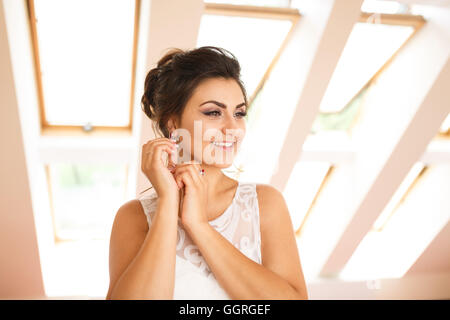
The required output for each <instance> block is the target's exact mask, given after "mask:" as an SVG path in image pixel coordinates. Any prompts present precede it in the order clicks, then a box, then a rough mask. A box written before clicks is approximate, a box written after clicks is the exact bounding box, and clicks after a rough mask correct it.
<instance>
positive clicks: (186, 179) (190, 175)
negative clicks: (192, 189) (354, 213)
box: [174, 162, 204, 188]
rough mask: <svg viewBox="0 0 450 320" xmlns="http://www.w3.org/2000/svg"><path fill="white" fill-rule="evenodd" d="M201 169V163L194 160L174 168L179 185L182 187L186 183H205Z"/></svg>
mask: <svg viewBox="0 0 450 320" xmlns="http://www.w3.org/2000/svg"><path fill="white" fill-rule="evenodd" d="M200 170H201V167H200V165H199V164H198V163H193V162H190V163H186V164H182V165H179V166H177V167H176V168H175V170H174V176H175V181H176V182H177V184H178V187H179V188H182V187H183V186H184V185H186V184H188V185H191V186H194V185H203V184H204V180H203V178H202V177H201V176H200V173H199V172H200Z"/></svg>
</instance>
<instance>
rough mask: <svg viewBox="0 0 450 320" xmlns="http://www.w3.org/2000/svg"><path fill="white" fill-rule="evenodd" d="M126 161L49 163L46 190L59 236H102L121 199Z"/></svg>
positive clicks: (123, 192)
mask: <svg viewBox="0 0 450 320" xmlns="http://www.w3.org/2000/svg"><path fill="white" fill-rule="evenodd" d="M126 172H127V168H126V165H121V164H89V163H87V164H73V163H52V164H50V166H49V174H50V190H51V197H52V202H53V210H54V223H55V230H56V235H57V237H58V238H60V239H105V238H107V237H109V233H110V226H111V225H112V221H113V219H114V215H115V213H116V212H117V209H118V208H119V207H120V206H121V205H122V204H123V202H124V200H125V186H126Z"/></svg>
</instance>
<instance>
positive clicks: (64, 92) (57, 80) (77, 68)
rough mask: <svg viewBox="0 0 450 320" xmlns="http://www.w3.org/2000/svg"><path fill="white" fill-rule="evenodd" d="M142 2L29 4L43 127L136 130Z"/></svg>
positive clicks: (67, 0)
mask: <svg viewBox="0 0 450 320" xmlns="http://www.w3.org/2000/svg"><path fill="white" fill-rule="evenodd" d="M136 3H138V2H135V1H110V0H97V1H89V2H85V1H83V2H82V1H75V0H61V1H43V0H30V1H29V7H30V12H31V15H32V16H35V19H32V20H31V25H32V34H33V40H34V41H33V42H34V50H35V61H36V65H37V66H36V68H37V69H38V87H39V91H40V100H41V101H40V102H41V116H42V125H43V127H51V126H84V127H85V128H87V129H88V130H89V128H90V127H91V126H104V127H128V126H130V122H131V118H130V115H131V109H130V108H131V99H132V96H131V93H132V87H133V83H134V82H133V74H134V70H133V59H134V51H135V50H134V47H135V44H134V38H135V33H136V30H135V25H137V24H136V21H135V20H136V16H135V13H136V12H135V10H136ZM39 71H40V72H39Z"/></svg>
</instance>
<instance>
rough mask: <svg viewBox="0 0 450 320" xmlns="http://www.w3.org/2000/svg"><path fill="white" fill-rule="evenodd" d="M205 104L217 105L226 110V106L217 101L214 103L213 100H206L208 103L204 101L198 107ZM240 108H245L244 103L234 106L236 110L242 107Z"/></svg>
mask: <svg viewBox="0 0 450 320" xmlns="http://www.w3.org/2000/svg"><path fill="white" fill-rule="evenodd" d="M206 103H214V104H216V105H218V106H219V107H221V108H223V109H226V108H227V106H226V105H225V104H223V103H222V102H219V101H215V100H208V101H205V102H203V103H202V104H201V105H200V106H202V105H204V104H206ZM242 106H245V102H242V103H240V104H238V105H237V106H236V108H240V107H242Z"/></svg>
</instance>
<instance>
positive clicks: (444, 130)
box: [439, 114, 450, 133]
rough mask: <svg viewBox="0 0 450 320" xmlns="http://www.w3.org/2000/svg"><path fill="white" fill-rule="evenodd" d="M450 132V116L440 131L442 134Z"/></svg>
mask: <svg viewBox="0 0 450 320" xmlns="http://www.w3.org/2000/svg"><path fill="white" fill-rule="evenodd" d="M449 131H450V114H449V115H448V116H447V118H445V120H444V122H442V125H441V128H440V129H439V132H440V133H447V132H449Z"/></svg>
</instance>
